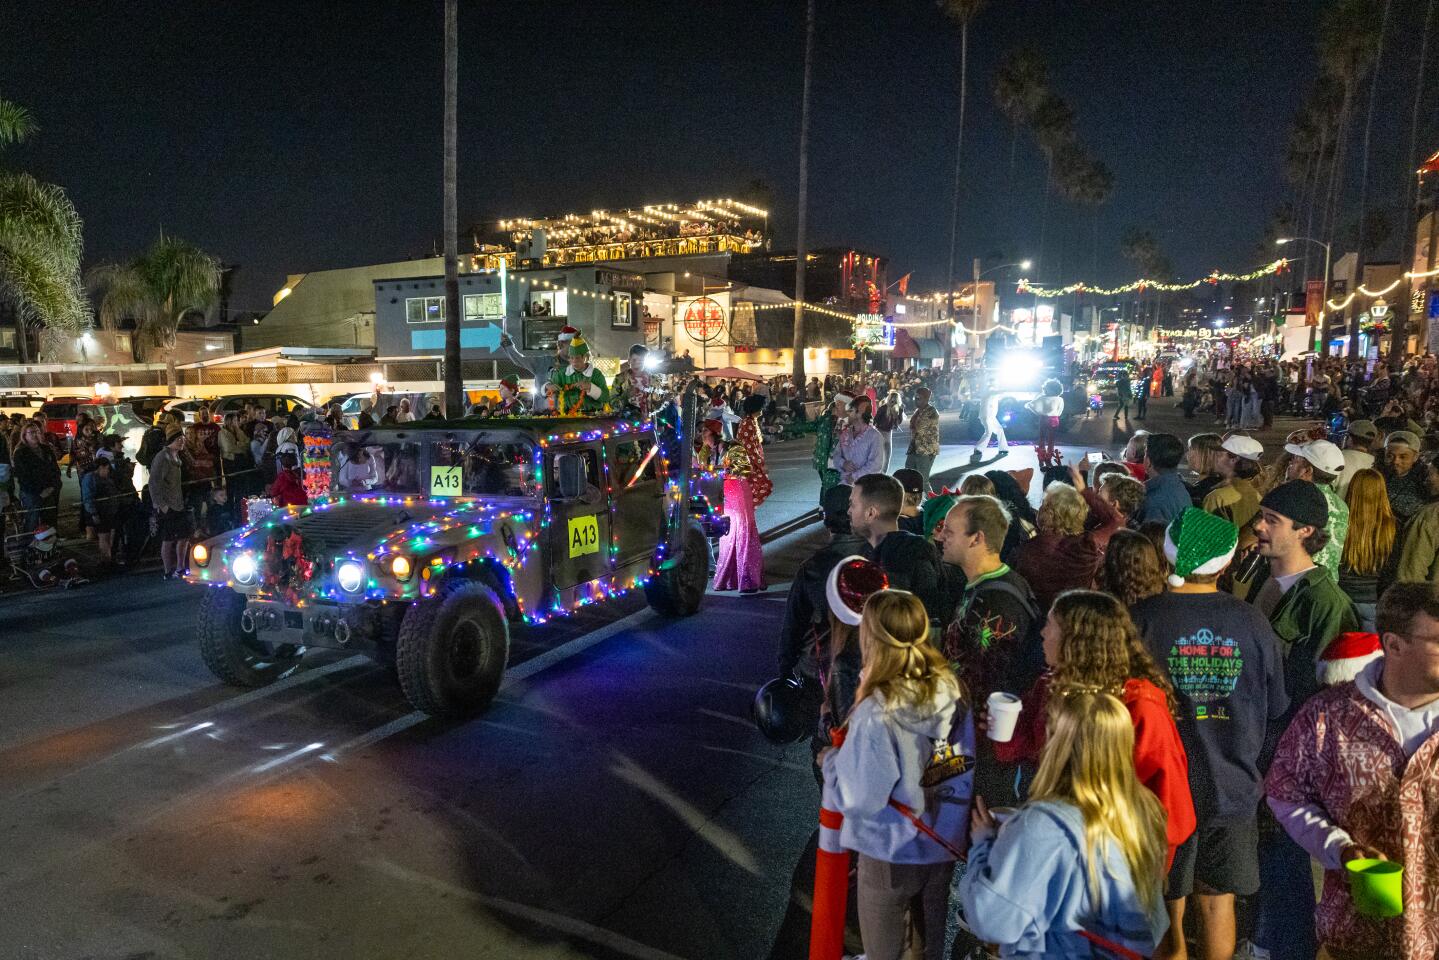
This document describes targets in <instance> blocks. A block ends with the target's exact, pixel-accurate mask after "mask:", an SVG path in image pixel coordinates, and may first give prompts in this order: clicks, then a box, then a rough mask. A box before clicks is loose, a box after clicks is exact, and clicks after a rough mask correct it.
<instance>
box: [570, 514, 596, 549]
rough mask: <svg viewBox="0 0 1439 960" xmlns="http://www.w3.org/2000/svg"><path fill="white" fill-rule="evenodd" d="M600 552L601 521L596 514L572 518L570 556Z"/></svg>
mask: <svg viewBox="0 0 1439 960" xmlns="http://www.w3.org/2000/svg"><path fill="white" fill-rule="evenodd" d="M599 552H600V522H599V520H598V519H597V518H596V517H595V515H594V514H590V515H589V516H587V517H571V518H570V556H571V557H583V556H584V555H585V554H587V553H599Z"/></svg>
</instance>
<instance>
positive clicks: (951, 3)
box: [939, 0, 985, 368]
mask: <svg viewBox="0 0 1439 960" xmlns="http://www.w3.org/2000/svg"><path fill="white" fill-rule="evenodd" d="M984 2H985V0H939V9H940V11H941V12H942V13H943V14H944V15H945V17H947V18H949V19H950V20H953V21H954V22H955V23H957V24H959V133H958V135H957V137H956V139H955V144H954V191H953V197H952V198H951V201H950V210H949V273H948V274H947V275H946V278H945V287H944V289H945V299H946V301H948V302H949V304H950V306H951V312H952V305H953V297H954V252H955V245H956V243H957V241H958V239H959V190H960V185H961V184H960V169H961V161H962V160H963V157H964V106H965V101H966V99H968V94H969V22H970V21H971V20H973V19H974V17H975V14H977V13H979V10H980V8H981V7H983V6H984ZM952 356H953V353H952V352H951V351H949V350H946V351H945V353H944V365H945V367H946V368H948V367H949V365H950V359H951V357H952Z"/></svg>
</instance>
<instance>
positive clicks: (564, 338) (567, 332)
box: [557, 326, 580, 343]
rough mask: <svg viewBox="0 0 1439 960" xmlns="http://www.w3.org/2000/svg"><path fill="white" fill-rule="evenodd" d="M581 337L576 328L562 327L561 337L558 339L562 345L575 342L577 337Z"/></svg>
mask: <svg viewBox="0 0 1439 960" xmlns="http://www.w3.org/2000/svg"><path fill="white" fill-rule="evenodd" d="M579 335H580V332H579V331H578V330H576V329H575V328H574V327H571V326H563V327H560V335H559V337H558V338H557V339H558V340H559V341H560V343H569V342H570V341H571V340H573V339H574V338H575V337H578V336H579Z"/></svg>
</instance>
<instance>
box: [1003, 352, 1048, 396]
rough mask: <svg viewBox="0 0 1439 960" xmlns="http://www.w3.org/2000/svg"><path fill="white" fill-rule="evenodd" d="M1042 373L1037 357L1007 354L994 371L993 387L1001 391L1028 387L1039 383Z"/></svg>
mask: <svg viewBox="0 0 1439 960" xmlns="http://www.w3.org/2000/svg"><path fill="white" fill-rule="evenodd" d="M1042 372H1043V366H1042V365H1041V364H1040V362H1039V358H1038V357H1035V356H1031V355H1030V354H1026V353H1011V354H1007V355H1006V356H1005V357H1004V358H1003V359H1001V360H1000V361H999V367H998V369H996V370H995V376H994V379H995V386H997V387H1000V388H1001V389H1004V388H1011V387H1025V386H1030V385H1032V384H1034V383H1037V382H1039V375H1040V374H1041V373H1042Z"/></svg>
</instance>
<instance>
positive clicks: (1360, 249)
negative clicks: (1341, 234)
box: [1349, 0, 1393, 357]
mask: <svg viewBox="0 0 1439 960" xmlns="http://www.w3.org/2000/svg"><path fill="white" fill-rule="evenodd" d="M1392 5H1393V4H1392V0H1384V14H1383V16H1381V17H1380V18H1379V33H1378V36H1377V39H1376V40H1375V43H1374V56H1373V63H1374V72H1373V74H1372V75H1371V76H1370V77H1369V107H1368V110H1367V111H1366V112H1365V114H1364V142H1363V146H1362V148H1361V151H1360V157H1361V159H1360V167H1359V170H1360V173H1359V242H1358V243H1357V244H1356V245H1355V257H1354V285H1355V286H1356V287H1358V285H1359V284H1361V283H1363V282H1364V257H1365V255H1366V254H1367V253H1368V252H1369V244H1368V237H1367V235H1366V234H1367V233H1368V230H1369V216H1368V214H1369V137H1370V133H1371V131H1372V130H1373V128H1374V99H1375V95H1376V94H1377V93H1378V92H1379V64H1380V62H1381V61H1382V60H1383V57H1384V35H1385V34H1386V33H1387V32H1388V30H1389V9H1390V7H1391V6H1392ZM1379 242H1382V241H1379ZM1349 356H1351V357H1357V356H1359V305H1358V303H1357V301H1356V302H1351V303H1350V305H1349Z"/></svg>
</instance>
